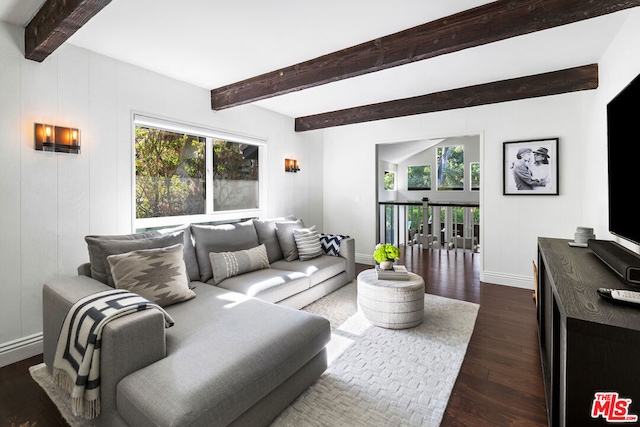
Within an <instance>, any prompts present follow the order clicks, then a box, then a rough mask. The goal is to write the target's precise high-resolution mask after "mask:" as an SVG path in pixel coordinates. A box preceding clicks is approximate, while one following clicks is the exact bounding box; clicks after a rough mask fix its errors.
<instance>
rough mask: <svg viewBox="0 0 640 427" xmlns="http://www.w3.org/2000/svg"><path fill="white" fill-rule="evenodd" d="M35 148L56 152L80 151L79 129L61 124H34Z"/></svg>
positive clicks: (74, 152) (73, 152)
mask: <svg viewBox="0 0 640 427" xmlns="http://www.w3.org/2000/svg"><path fill="white" fill-rule="evenodd" d="M35 140H36V150H41V151H54V152H56V153H71V154H78V153H80V130H79V129H76V128H66V127H62V126H52V125H46V124H41V123H36V124H35Z"/></svg>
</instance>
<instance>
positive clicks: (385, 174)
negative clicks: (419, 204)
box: [382, 169, 398, 191]
mask: <svg viewBox="0 0 640 427" xmlns="http://www.w3.org/2000/svg"><path fill="white" fill-rule="evenodd" d="M387 174H391V175H393V188H387V182H386V179H385V178H386V176H387ZM382 189H383V190H384V191H397V190H398V174H397V173H396V171H391V170H387V169H385V171H384V173H383V174H382Z"/></svg>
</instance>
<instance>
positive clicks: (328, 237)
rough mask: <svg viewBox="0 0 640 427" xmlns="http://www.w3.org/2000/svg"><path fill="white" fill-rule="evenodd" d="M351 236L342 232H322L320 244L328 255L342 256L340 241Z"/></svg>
mask: <svg viewBox="0 0 640 427" xmlns="http://www.w3.org/2000/svg"><path fill="white" fill-rule="evenodd" d="M348 237H349V236H345V235H342V234H325V233H322V234H320V245H321V246H322V252H324V253H325V254H326V255H331V256H340V241H342V239H346V238H348Z"/></svg>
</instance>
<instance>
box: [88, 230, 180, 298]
mask: <svg viewBox="0 0 640 427" xmlns="http://www.w3.org/2000/svg"><path fill="white" fill-rule="evenodd" d="M183 241H184V233H183V232H179V233H175V234H167V235H166V236H154V237H149V238H146V239H137V240H104V241H98V242H96V244H97V245H98V246H99V247H100V250H101V251H102V254H103V255H104V257H105V260H104V263H105V270H106V272H107V285H109V286H111V287H112V288H114V287H115V282H114V281H113V277H112V276H111V266H110V265H109V262H108V260H107V258H108V257H109V256H110V255H118V254H124V253H127V252H132V251H137V250H141V249H157V248H165V247H167V246H172V245H176V244H178V243H182V242H183ZM183 261H184V260H183Z"/></svg>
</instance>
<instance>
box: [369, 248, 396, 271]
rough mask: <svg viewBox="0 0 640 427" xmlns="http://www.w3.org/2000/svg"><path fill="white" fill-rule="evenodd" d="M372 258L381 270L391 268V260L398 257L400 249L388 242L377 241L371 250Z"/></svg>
mask: <svg viewBox="0 0 640 427" xmlns="http://www.w3.org/2000/svg"><path fill="white" fill-rule="evenodd" d="M373 259H374V260H375V261H376V262H377V263H378V264H380V269H381V270H391V269H392V268H393V262H394V261H395V260H397V259H400V249H398V247H396V246H394V245H392V244H390V243H378V244H377V245H376V248H375V250H374V251H373Z"/></svg>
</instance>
